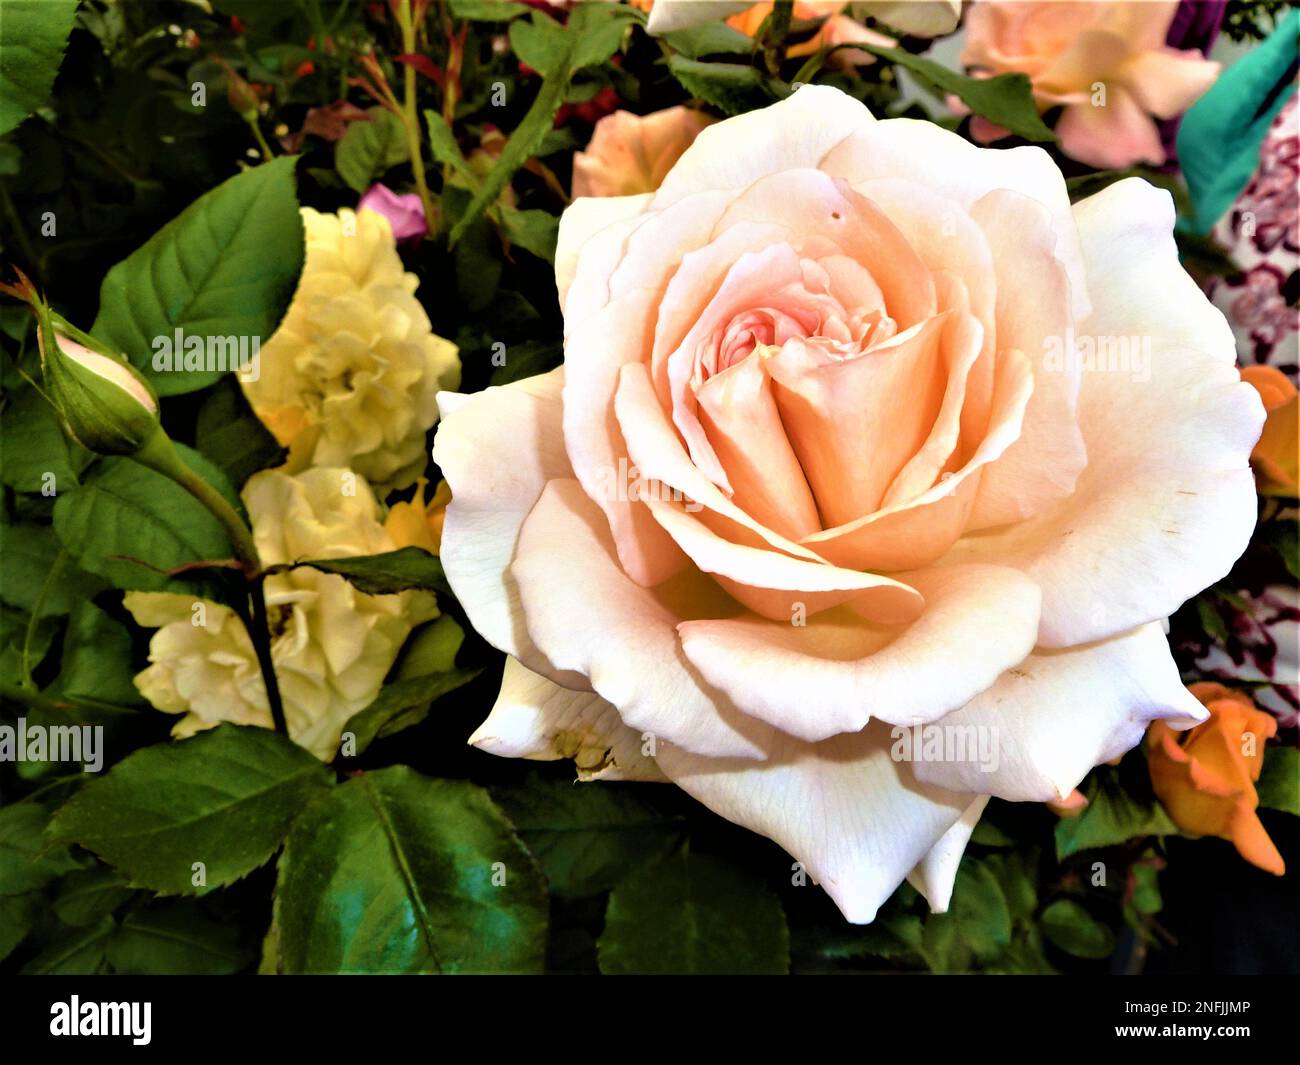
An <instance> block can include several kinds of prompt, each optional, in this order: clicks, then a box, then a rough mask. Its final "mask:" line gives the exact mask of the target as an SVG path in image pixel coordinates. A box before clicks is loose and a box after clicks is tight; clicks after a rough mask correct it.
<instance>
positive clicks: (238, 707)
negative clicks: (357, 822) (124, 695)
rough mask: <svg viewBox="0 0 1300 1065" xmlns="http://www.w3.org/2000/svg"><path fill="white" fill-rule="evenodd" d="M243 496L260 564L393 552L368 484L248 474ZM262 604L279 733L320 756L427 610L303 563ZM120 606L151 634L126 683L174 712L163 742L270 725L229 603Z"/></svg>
mask: <svg viewBox="0 0 1300 1065" xmlns="http://www.w3.org/2000/svg"><path fill="white" fill-rule="evenodd" d="M243 494H244V503H245V506H246V507H247V508H248V513H249V516H250V518H251V519H252V523H253V536H254V539H255V540H256V541H257V549H258V552H259V554H260V555H261V557H262V561H263V563H265V564H266V565H267V566H272V565H276V564H279V563H284V562H292V561H297V560H302V559H316V558H346V557H349V556H352V555H373V554H379V553H382V552H384V551H392V550H394V549H395V548H396V547H397V546H398V545H397V543H396V542H395V541H394V539H393V537H392V535H391V534H390V533H389V532H388V531H387V530H386V529H385V528H384V526H383V525H381V524H380V522H379V517H378V507H377V505H376V503H375V498H374V495H373V494H372V493H371V491H370V488H369V487H368V486H367V485H366V483H365V482H364V481H363V480H362V479H361V478H359V477H357V476H356V475H355V474H353V473H352V472H351V471H349V470H343V469H328V468H317V469H311V470H307V471H306V472H304V473H300V474H298V475H296V476H291V475H289V474H286V473H283V472H280V471H275V470H272V471H266V472H263V473H258V474H254V475H253V476H252V477H251V478H249V481H248V484H247V485H246V486H245V488H244V493H243ZM266 603H267V610H268V613H269V615H270V624H271V641H272V642H271V659H272V661H273V662H274V663H275V672H276V677H277V678H278V679H279V682H280V692H281V695H282V696H283V699H284V711H285V718H286V721H287V723H288V726H289V734H290V735H291V736H292V737H293V739H294V740H295V741H296V742H297V743H299V744H301V745H302V746H303V747H306V748H307V749H308V750H310V751H311V752H312V753H313V754H315V755H316V756H317V757H318V758H320V759H322V760H325V761H328V760H329V759H331V758H333V756H334V755H335V753H337V751H338V745H339V738H340V735H341V734H342V731H343V726H344V724H346V722H347V720H348V718H350V717H351V716H352V715H353V714H355V713H356V712H357V711H359V710H363V709H365V707H366V706H368V705H369V704H370V702H371V701H372V700H373V699H374V697H375V696H376V695H377V694H378V692H379V688H380V685H381V684H382V683H383V679H384V677H385V675H386V674H387V673H388V671H389V669H390V668H391V667H392V664H393V662H394V660H395V659H396V658H397V654H398V652H399V651H400V650H401V648H402V644H403V643H404V642H405V641H406V637H407V636H408V635H409V634H410V632H411V630H412V629H413V628H414V627H415V626H416V625H418V624H420V623H421V622H423V621H427V620H429V619H430V618H433V617H436V616H437V614H438V609H437V605H436V603H435V601H434V598H433V596H432V595H430V594H428V593H426V592H415V591H409V592H402V593H401V594H399V595H363V594H362V593H361V592H358V591H357V590H356V589H355V588H354V587H353V586H352V585H351V584H349V583H348V582H347V580H345V579H344V578H343V577H340V576H337V575H335V574H328V573H323V572H321V571H320V570H315V569H311V568H309V567H303V568H301V569H295V570H290V571H288V572H285V573H277V574H274V575H273V576H270V577H268V578H267V580H266ZM126 607H127V609H128V610H130V611H131V613H132V615H133V616H134V617H135V620H136V621H137V622H138V623H139V624H141V625H144V626H147V627H151V628H155V627H156V628H157V629H158V631H157V632H156V633H154V635H153V638H152V639H151V640H150V643H149V662H150V665H149V667H148V668H147V669H145V670H144V671H143V672H142V673H140V674H139V675H138V676H137V677H136V678H135V684H136V687H137V688H139V689H140V692H141V694H143V695H144V697H145V698H146V699H148V700H149V702H150V703H152V704H153V705H154V706H155V707H156V708H157V709H159V710H162V711H164V712H166V713H170V714H182V715H184V716H183V717H182V718H181V720H180V721H179V722H178V723H177V724H176V727H175V728H174V729H173V730H172V734H173V735H175V736H189V735H192V734H194V733H195V732H199V731H201V730H203V729H206V728H211V727H212V726H214V725H217V724H219V723H221V722H223V721H231V722H234V723H236V724H241V725H262V726H265V727H268V728H269V727H270V726H271V711H270V706H269V705H268V703H267V700H266V689H265V687H264V685H263V682H262V675H261V672H260V671H259V669H258V665H257V658H256V656H255V654H254V652H253V645H252V643H251V641H250V640H249V638H248V633H247V632H246V631H245V629H244V626H243V624H242V623H241V622H240V620H239V618H238V617H237V616H236V615H235V613H234V612H233V611H232V610H231V609H230V608H228V607H225V606H222V605H220V604H219V603H212V602H206V601H203V600H197V599H194V598H192V597H190V596H187V595H177V594H173V593H167V592H129V593H127V596H126Z"/></svg>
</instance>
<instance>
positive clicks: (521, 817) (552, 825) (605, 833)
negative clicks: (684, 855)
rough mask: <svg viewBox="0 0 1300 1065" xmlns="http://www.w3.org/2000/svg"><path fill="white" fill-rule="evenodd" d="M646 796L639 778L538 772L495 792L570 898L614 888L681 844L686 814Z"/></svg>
mask: <svg viewBox="0 0 1300 1065" xmlns="http://www.w3.org/2000/svg"><path fill="white" fill-rule="evenodd" d="M642 795H643V789H642V788H640V787H638V786H637V785H627V786H623V785H619V784H577V783H574V782H572V781H565V780H547V779H545V778H543V777H541V776H536V775H534V776H532V777H530V778H529V779H528V780H527V781H526V782H525V783H523V784H520V785H517V786H513V787H501V788H494V789H493V791H492V797H493V798H494V799H496V801H497V803H498V804H499V805H500V806H501V808H502V809H503V810H505V812H506V814H507V816H508V817H509V818H510V820H511V821H512V822H513V823H514V826H515V831H517V832H518V833H519V835H520V837H521V838H522V839H523V841H524V843H525V844H527V846H528V849H529V850H530V851H532V853H533V856H534V857H535V858H536V859H537V861H538V862H539V863H540V864H541V867H542V872H544V873H545V874H546V879H547V881H548V882H549V883H550V885H551V891H552V892H553V893H554V894H556V895H558V896H560V897H562V898H584V897H586V896H589V895H596V894H598V893H600V892H602V891H608V890H609V889H610V888H612V887H613V886H614V885H615V884H617V883H619V882H620V881H622V880H623V879H624V878H626V877H627V876H628V875H629V874H631V873H633V872H635V871H636V870H637V869H639V868H640V867H641V866H643V865H646V864H647V863H653V862H656V861H659V860H660V859H662V858H664V857H665V856H667V855H668V854H669V853H671V852H672V850H673V849H674V848H676V847H677V846H678V844H679V843H680V842H681V840H682V835H683V825H682V822H681V819H680V818H678V817H674V816H670V815H667V814H664V813H661V812H660V811H659V810H657V809H656V808H655V807H654V806H652V805H650V803H648V802H647V801H646V800H645V799H644V798H643V797H642Z"/></svg>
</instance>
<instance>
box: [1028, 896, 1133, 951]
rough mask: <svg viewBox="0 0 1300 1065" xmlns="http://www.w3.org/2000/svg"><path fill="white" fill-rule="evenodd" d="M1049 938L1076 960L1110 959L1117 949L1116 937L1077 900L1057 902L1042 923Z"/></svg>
mask: <svg viewBox="0 0 1300 1065" xmlns="http://www.w3.org/2000/svg"><path fill="white" fill-rule="evenodd" d="M1039 920H1040V923H1041V925H1042V929H1043V935H1045V936H1046V937H1047V938H1048V939H1049V940H1050V941H1051V942H1052V943H1055V944H1056V945H1057V946H1058V947H1060V948H1061V949H1062V950H1063V951H1065V952H1066V953H1067V954H1073V955H1074V956H1075V957H1076V958H1107V957H1110V954H1111V952H1112V951H1113V950H1114V949H1115V936H1114V933H1112V932H1111V930H1110V929H1109V928H1107V927H1106V926H1105V925H1104V924H1102V923H1101V922H1100V921H1098V920H1097V919H1096V918H1095V917H1093V916H1092V914H1090V913H1089V912H1088V911H1087V910H1085V909H1084V908H1083V907H1082V906H1081V905H1079V903H1077V902H1075V901H1074V900H1073V899H1057V900H1056V901H1055V902H1053V903H1052V904H1051V905H1050V906H1048V907H1047V909H1045V910H1044V911H1043V915H1042V917H1041V918H1040V919H1039Z"/></svg>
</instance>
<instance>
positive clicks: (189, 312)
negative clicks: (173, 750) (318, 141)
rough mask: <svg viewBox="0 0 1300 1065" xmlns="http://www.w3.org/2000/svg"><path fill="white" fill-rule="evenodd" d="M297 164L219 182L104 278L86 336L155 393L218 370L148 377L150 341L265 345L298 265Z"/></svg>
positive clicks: (211, 376) (193, 384) (205, 380)
mask: <svg viewBox="0 0 1300 1065" xmlns="http://www.w3.org/2000/svg"><path fill="white" fill-rule="evenodd" d="M295 162H296V157H294V156H282V157H281V158H279V159H275V160H272V161H271V162H269V163H263V164H262V165H260V166H256V167H253V168H252V169H251V170H246V171H244V173H242V174H237V175H236V176H235V177H232V178H230V179H229V180H228V181H225V182H223V183H222V184H220V185H218V186H217V187H216V188H215V189H213V190H212V191H211V192H207V193H205V194H204V195H202V196H200V197H199V198H198V199H197V200H195V201H194V202H193V203H192V204H190V205H189V206H188V207H187V208H185V210H184V211H182V212H181V213H180V214H179V215H178V216H177V217H176V218H174V219H172V221H170V222H168V223H167V224H166V225H165V226H163V228H162V229H160V230H159V231H158V232H157V233H155V234H154V235H153V236H152V237H151V238H150V239H149V240H148V241H147V242H146V243H145V244H144V245H143V246H142V247H140V248H139V249H137V250H136V251H134V252H132V253H131V255H129V256H128V257H127V258H126V259H124V260H123V261H122V262H120V263H118V264H117V265H116V266H114V267H113V268H112V269H111V270H110V271H109V272H108V276H107V277H105V278H104V284H103V287H102V288H101V289H100V294H99V316H98V317H97V318H96V319H95V324H94V326H92V327H91V330H90V331H91V332H92V333H93V334H94V335H95V336H96V337H98V338H99V339H100V340H103V341H104V342H105V343H107V344H110V345H111V346H113V347H115V348H116V349H117V350H119V351H121V352H123V353H124V354H125V355H126V356H127V358H128V359H130V360H131V362H133V363H134V364H135V365H136V366H137V367H139V368H140V370H141V371H142V372H143V373H144V374H145V376H146V377H148V378H149V380H150V382H151V383H152V384H153V386H154V388H155V389H156V390H157V391H158V394H159V395H163V396H172V395H177V394H180V393H183V392H194V391H196V390H197V389H200V388H204V387H206V386H207V385H210V384H212V383H213V382H214V381H216V380H217V379H218V378H220V377H221V376H222V374H223V373H224V372H225V371H223V370H220V369H217V368H215V367H212V368H204V369H195V370H176V369H172V370H166V369H163V370H159V371H155V370H154V366H153V363H154V352H155V348H154V342H155V338H164V337H165V338H169V339H170V338H172V337H173V336H174V334H175V331H176V330H177V329H180V330H181V331H182V332H183V334H184V335H185V336H186V337H187V338H188V337H204V338H210V337H217V338H224V339H226V340H229V339H232V338H233V339H239V338H248V340H249V342H250V343H251V340H252V338H258V341H259V343H265V342H266V341H267V340H268V339H269V338H270V337H271V335H272V334H273V333H274V332H275V330H276V327H277V326H278V325H279V324H280V319H281V318H282V317H284V312H285V309H286V308H287V307H288V306H289V301H290V299H291V298H292V296H293V292H294V288H295V287H296V285H297V283H298V275H299V274H300V273H301V272H302V263H303V228H302V218H301V217H300V215H299V212H298V197H297V194H296V192H295V190H294V172H293V170H294V163H295ZM182 354H183V353H182Z"/></svg>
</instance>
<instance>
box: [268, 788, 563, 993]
mask: <svg viewBox="0 0 1300 1065" xmlns="http://www.w3.org/2000/svg"><path fill="white" fill-rule="evenodd" d="M502 876H504V883H500V881H501V879H502ZM494 877H495V878H496V880H497V882H498V883H497V884H494V882H493V881H494ZM498 885H499V886H498ZM275 909H276V918H275V919H276V924H277V927H278V932H279V949H280V968H281V969H282V970H283V971H284V972H286V973H437V972H444V973H455V972H538V971H540V970H541V968H542V960H543V955H544V953H545V945H546V924H547V903H546V887H545V882H544V881H543V879H542V875H541V873H540V872H539V871H538V869H537V867H536V865H535V864H534V862H533V860H532V858H531V857H530V856H529V854H528V852H527V851H526V850H525V849H524V846H523V844H522V843H520V842H519V839H518V837H517V836H516V835H515V834H514V832H513V831H512V830H511V828H510V823H509V821H507V820H506V818H505V816H504V815H503V814H502V813H501V811H500V810H499V809H498V808H497V807H496V805H495V804H494V803H493V802H492V801H491V800H490V799H489V798H488V796H487V793H486V792H485V791H483V790H482V789H481V788H478V787H475V786H474V785H473V784H469V783H467V782H465V781H460V780H431V779H429V778H427V777H422V776H420V775H419V774H418V773H416V772H414V771H413V770H411V769H408V768H406V767H405V766H393V767H391V768H388V769H381V770H379V771H377V772H374V773H362V774H358V775H357V776H355V777H353V778H352V779H350V780H348V781H347V782H346V783H345V784H343V785H342V786H341V787H339V788H336V789H335V790H334V791H333V792H331V793H330V794H329V795H327V796H326V797H325V798H323V799H322V800H321V801H320V802H318V803H316V804H314V805H313V806H312V807H310V808H309V809H308V810H307V811H306V812H305V813H304V814H303V816H302V817H301V818H299V820H298V821H297V823H295V825H294V826H293V830H292V831H291V832H290V833H289V839H288V842H287V844H286V846H285V852H284V855H283V856H282V857H281V859H280V865H279V880H278V883H277V886H276V900H275Z"/></svg>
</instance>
